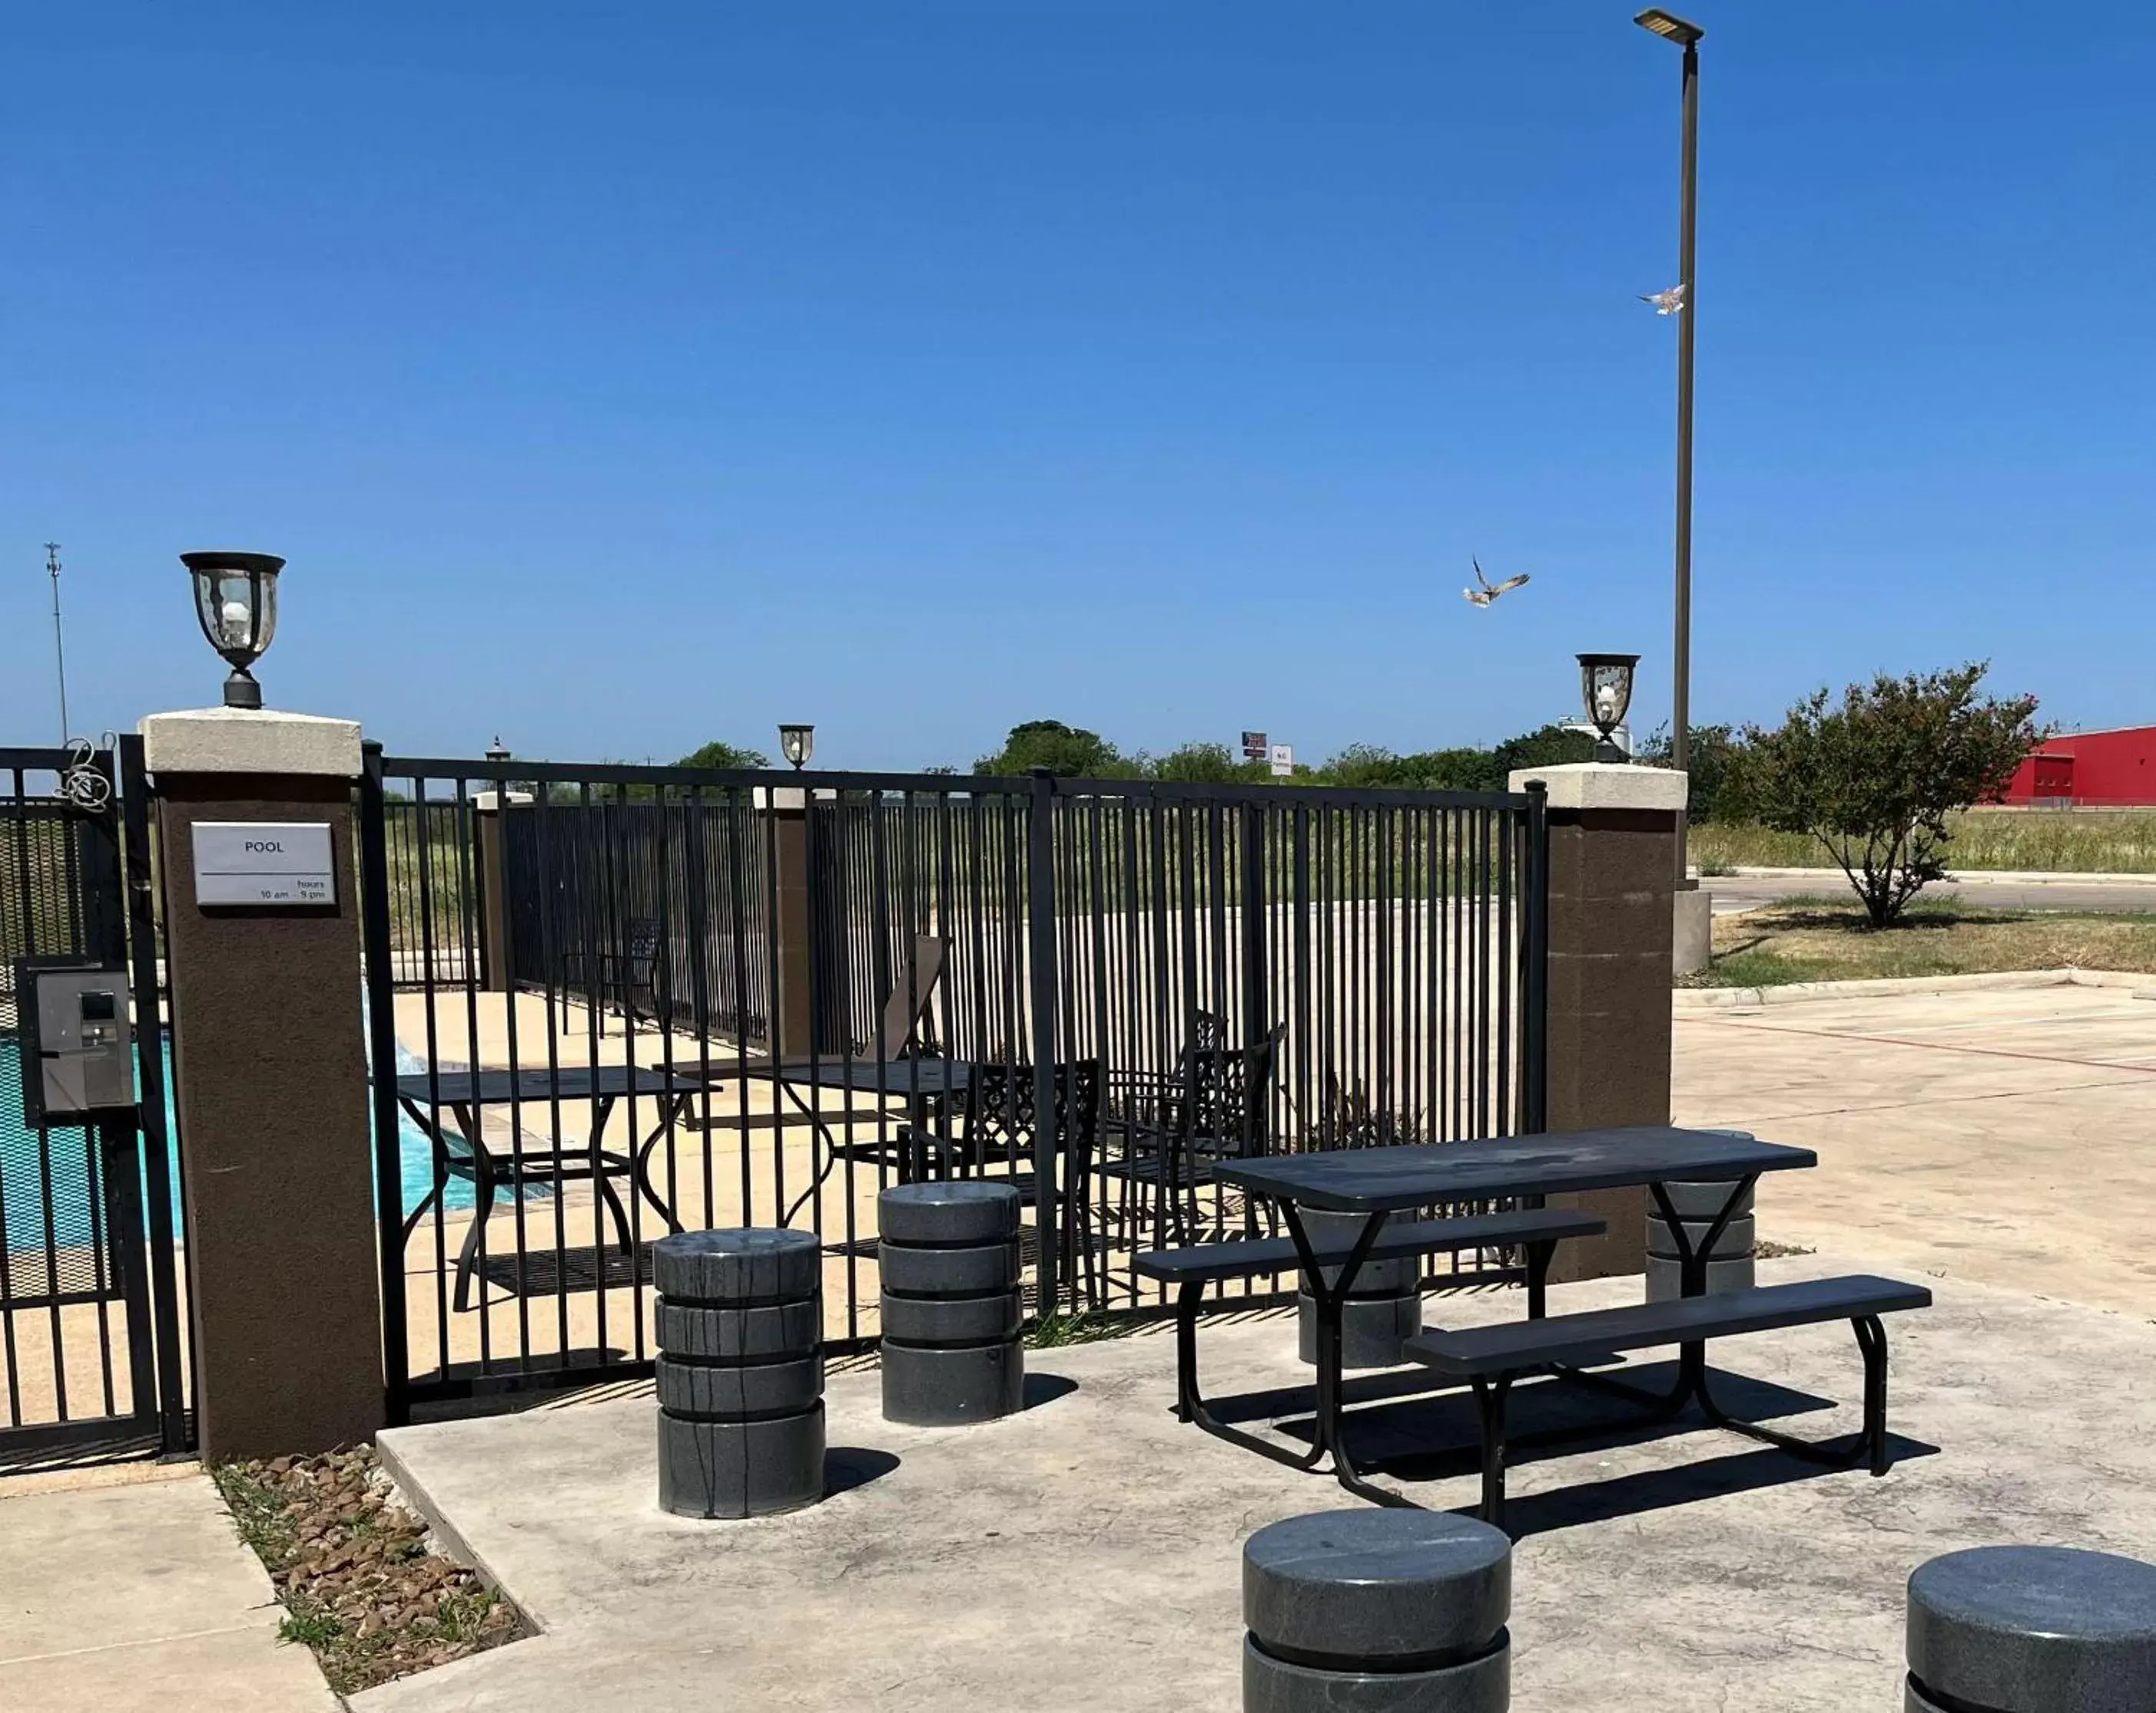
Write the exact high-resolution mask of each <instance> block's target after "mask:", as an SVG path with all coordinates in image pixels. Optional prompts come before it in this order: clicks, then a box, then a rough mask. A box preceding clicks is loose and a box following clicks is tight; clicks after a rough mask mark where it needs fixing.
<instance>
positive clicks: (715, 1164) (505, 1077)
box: [362, 755, 1545, 1403]
mask: <svg viewBox="0 0 2156 1713" xmlns="http://www.w3.org/2000/svg"><path fill="white" fill-rule="evenodd" d="M511 772H513V773H514V776H515V777H514V778H513V779H512V778H511V777H509V776H510V774H511ZM497 805H498V807H497ZM400 821H403V822H407V823H412V824H413V825H415V826H418V827H420V828H427V829H436V828H439V829H443V830H442V832H441V833H440V836H433V834H432V833H431V830H430V832H429V836H408V835H400V834H398V832H397V830H396V829H397V828H398V823H399V822H400ZM1544 844H1545V841H1544V830H1543V815H1542V809H1541V802H1540V798H1538V797H1534V796H1527V795H1520V796H1513V795H1508V794H1504V793H1480V794H1475V793H1433V792H1394V791H1349V790H1335V789H1328V788H1314V787H1294V786H1287V785H1283V786H1204V785H1182V784H1169V783H1158V782H1127V781H1113V782H1102V781H1074V780H1061V779H1050V778H1048V777H1045V776H1044V777H1027V778H1017V779H1012V778H970V777H944V776H917V775H900V776H887V775H869V774H834V773H814V774H808V775H803V776H794V775H786V774H775V773H762V772H759V773H741V772H703V771H698V770H690V769H681V768H649V767H568V766H559V765H547V764H534V763H531V762H513V763H509V764H506V767H492V766H490V765H489V764H486V763H479V762H438V761H408V760H384V759H382V757H380V756H378V755H371V756H370V762H369V772H368V775H367V780H366V782H365V787H364V792H363V801H362V858H363V872H364V873H365V874H366V875H367V890H368V897H367V907H368V921H367V935H368V969H369V995H370V1003H371V1005H372V1028H373V1037H372V1042H373V1056H374V1060H375V1065H376V1083H375V1087H376V1113H377V1135H378V1136H379V1138H381V1140H382V1147H381V1151H380V1155H379V1161H380V1164H381V1174H380V1182H381V1187H382V1225H383V1231H384V1290H385V1296H386V1298H387V1299H388V1310H389V1315H390V1323H391V1324H390V1327H389V1339H390V1346H391V1351H390V1355H391V1373H392V1377H393V1390H395V1391H397V1392H398V1393H399V1395H400V1396H401V1398H403V1400H404V1401H405V1402H406V1403H409V1402H413V1401H417V1400H419V1399H422V1398H429V1397H438V1396H454V1395H464V1394H467V1393H469V1392H473V1391H475V1390H484V1389H487V1388H489V1387H493V1386H496V1385H513V1384H518V1383H525V1382H529V1381H530V1380H531V1379H532V1378H533V1377H538V1378H541V1379H548V1378H560V1377H598V1376H603V1375H608V1374H626V1373H632V1372H639V1370H640V1368H641V1366H642V1365H643V1364H644V1363H645V1362H648V1361H649V1357H650V1355H651V1347H650V1335H649V1314H650V1308H649V1290H648V1279H647V1275H646V1268H645V1262H644V1249H645V1247H646V1246H647V1245H648V1244H649V1242H650V1241H651V1240H653V1239H655V1238H656V1237H658V1236H660V1235H663V1234H664V1233H665V1232H666V1231H667V1230H668V1229H670V1228H673V1227H675V1226H676V1225H679V1226H683V1227H688V1228H696V1227H710V1226H716V1225H728V1224H742V1223H752V1224H776V1223H786V1224H791V1225H793V1226H796V1227H798V1228H810V1229H814V1230H815V1231H816V1232H817V1233H819V1235H820V1236H821V1237H822V1238H823V1239H824V1245H825V1254H826V1257H827V1263H826V1279H825V1301H826V1308H827V1323H828V1324H827V1331H828V1332H829V1336H830V1337H831V1339H832V1341H834V1344H836V1345H838V1346H841V1347H844V1346H846V1345H848V1344H850V1343H863V1342H865V1341H869V1340H870V1339H872V1338H873V1337H874V1336H875V1331H876V1300H877V1286H876V1275H875V1249H874V1241H875V1195H876V1192H877V1191H878V1190H880V1188H881V1187H884V1186H885V1185H886V1184H888V1183H891V1182H896V1181H897V1180H898V1179H899V1178H901V1177H903V1176H905V1175H907V1174H909V1173H913V1172H938V1173H976V1172H978V1173H993V1174H1001V1175H1006V1176H1008V1177H1010V1178H1012V1179H1013V1180H1014V1181H1015V1182H1018V1183H1019V1186H1020V1187H1021V1188H1022V1189H1024V1192H1026V1194H1027V1197H1028V1198H1029V1204H1030V1206H1031V1208H1032V1209H1033V1213H1032V1221H1031V1228H1030V1233H1029V1280H1030V1282H1031V1284H1032V1287H1033V1291H1034V1304H1035V1305H1036V1310H1037V1311H1038V1312H1039V1313H1042V1314H1050V1313H1070V1312H1074V1311H1075V1312H1115V1311H1122V1310H1132V1309H1138V1308H1143V1307H1147V1306H1150V1305H1152V1304H1153V1303H1154V1301H1155V1300H1156V1297H1155V1291H1154V1288H1153V1287H1152V1286H1151V1285H1148V1284H1147V1283H1145V1282H1144V1281H1142V1280H1139V1279H1138V1278H1137V1276H1136V1275H1135V1274H1134V1273H1133V1271H1132V1267H1131V1260H1132V1257H1133V1256H1134V1255H1135V1254H1138V1253H1139V1252H1141V1251H1142V1250H1144V1249H1148V1248H1153V1247H1157V1246H1158V1245H1160V1244H1163V1243H1166V1242H1172V1241H1177V1240H1180V1239H1186V1238H1189V1237H1193V1236H1227V1235H1233V1234H1236V1233H1244V1232H1248V1231H1251V1230H1255V1229H1257V1228H1259V1227H1260V1223H1261V1218H1262V1216H1261V1213H1260V1210H1258V1209H1255V1208H1250V1207H1246V1206H1245V1205H1244V1203H1243V1202H1242V1201H1241V1199H1240V1198H1239V1197H1238V1196H1237V1195H1236V1194H1235V1193H1234V1192H1231V1191H1229V1189H1228V1188H1227V1187H1225V1186H1224V1185H1222V1184H1220V1183H1219V1182H1218V1181H1217V1180H1216V1179H1215V1178H1214V1175H1213V1173H1212V1171H1211V1167H1212V1165H1213V1164H1214V1162H1217V1161H1218V1160H1219V1158H1220V1157H1223V1156H1224V1155H1231V1154H1247V1153H1255V1152H1264V1151H1280V1150H1302V1149H1325V1148H1341V1147H1357V1146H1373V1145H1382V1144H1385V1143H1390V1142H1396V1141H1417V1140H1430V1141H1443V1140H1447V1139H1450V1138H1456V1137H1460V1136H1472V1135H1494V1134H1506V1133H1511V1132H1516V1131H1530V1130H1533V1129H1536V1128H1538V1127H1539V1126H1540V1124H1541V1122H1542V1113H1541V1101H1542V1087H1543V1074H1542V1029H1541V1018H1542V1013H1543V994H1542V980H1543V972H1542V949H1543V901H1542V899H1543V853H1544ZM384 1067H389V1074H386V1075H385V1074H384ZM503 1073H509V1074H503ZM1043 1114H1045V1115H1047V1118H1046V1121H1045V1122H1044V1121H1041V1119H1040V1117H1039V1115H1043ZM392 1139H394V1140H392ZM1477 1259H1478V1258H1474V1257H1470V1258H1468V1261H1467V1264H1468V1265H1469V1266H1470V1267H1473V1266H1474V1265H1475V1264H1476V1261H1477ZM1479 1259H1481V1261H1482V1262H1484V1263H1486V1264H1501V1262H1502V1261H1503V1259H1504V1258H1502V1257H1497V1256H1491V1257H1483V1258H1479ZM1444 1264H1445V1265H1450V1264H1451V1263H1450V1262H1447V1263H1444Z"/></svg>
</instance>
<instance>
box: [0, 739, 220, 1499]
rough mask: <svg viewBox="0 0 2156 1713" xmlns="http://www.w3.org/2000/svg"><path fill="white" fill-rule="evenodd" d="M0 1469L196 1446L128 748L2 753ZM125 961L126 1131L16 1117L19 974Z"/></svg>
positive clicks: (134, 756) (145, 802) (26, 1070)
mask: <svg viewBox="0 0 2156 1713" xmlns="http://www.w3.org/2000/svg"><path fill="white" fill-rule="evenodd" d="M0 792H4V794H0V1231H4V1233H5V1237H4V1242H0V1374H4V1380H5V1391H4V1394H0V1469H4V1468H11V1467H22V1466H24V1465H26V1464H37V1463H41V1462H46V1461H51V1460H58V1459H66V1458H71V1457H80V1456H82V1455H85V1454H87V1453H90V1452H98V1453H104V1454H110V1453H115V1452H116V1453H158V1452H162V1453H167V1454H171V1453H177V1452H181V1451H184V1450H185V1449H187V1445H188V1444H189V1442H190V1435H191V1424H190V1422H189V1419H188V1415H187V1391H188V1387H187V1373H186V1367H185V1353H184V1348H183V1346H182V1341H181V1336H180V1330H179V1329H180V1325H181V1321H182V1312H181V1291H182V1285H181V1283H180V1279H179V1272H180V1269H179V1266H178V1255H177V1245H176V1244H175V1242H174V1237H173V1233H174V1222H173V1208H174V1206H175V1203H176V1199H177V1197H176V1187H177V1165H176V1161H177V1151H176V1149H175V1148H174V1146H173V1144H172V1127H171V1125H170V1121H169V1119H168V1116H167V1109H166V1102H165V1044H164V1023H163V1009H162V993H161V991H160V989H161V983H160V982H159V980H158V968H159V966H158V957H157V898H156V889H155V881H154V879H153V868H152V864H151V854H150V818H149V792H148V787H147V784H146V780H145V777H144V774H143V768H142V753H141V740H140V739H139V738H125V739H121V740H119V741H118V742H117V743H116V744H115V746H113V747H110V748H105V749H98V748H95V747H94V746H90V745H89V744H87V743H77V744H74V745H73V746H69V748H67V749H64V750H43V749H0ZM27 958H76V959H81V960H84V961H85V962H95V963H100V964H105V965H110V966H112V967H115V968H118V967H124V968H125V969H126V972H127V974H126V981H127V984H128V987H129V989H130V992H131V998H132V1001H133V1012H134V1025H135V1039H136V1076H137V1083H138V1092H139V1097H140V1105H139V1107H138V1118H137V1120H136V1121H132V1122H131V1121H126V1120H114V1121H100V1122H98V1123H95V1124H90V1125H39V1126H32V1125H30V1124H29V1123H28V1121H27V1117H26V1114H25V1110H24V1106H23V1090H22V1088H21V1086H20V1085H19V1084H18V1081H17V1079H18V1077H21V1076H26V1075H29V1074H34V1070H33V1066H32V1065H30V1064H27V1063H25V1062H24V1061H23V1059H22V1058H21V1057H19V1056H18V1049H17V1040H18V1021H19V1011H18V1004H19V996H18V992H17V979H18V975H17V972H18V962H19V961H21V960H23V959H27Z"/></svg>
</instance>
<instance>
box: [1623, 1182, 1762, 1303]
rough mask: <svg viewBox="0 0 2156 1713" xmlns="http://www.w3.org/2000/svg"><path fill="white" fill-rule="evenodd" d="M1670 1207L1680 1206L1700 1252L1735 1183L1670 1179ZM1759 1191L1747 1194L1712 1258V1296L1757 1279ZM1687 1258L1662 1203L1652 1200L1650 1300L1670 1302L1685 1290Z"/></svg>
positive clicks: (1709, 1260) (1692, 1241)
mask: <svg viewBox="0 0 2156 1713" xmlns="http://www.w3.org/2000/svg"><path fill="white" fill-rule="evenodd" d="M1662 1187H1663V1189H1665V1190H1666V1191H1667V1192H1668V1193H1669V1198H1670V1205H1671V1207H1673V1208H1676V1214H1677V1218H1678V1219H1679V1220H1681V1222H1682V1223H1683V1225H1684V1234H1685V1240H1686V1242H1687V1243H1688V1244H1691V1248H1692V1250H1693V1252H1694V1253H1695V1254H1697V1252H1698V1249H1699V1246H1700V1245H1701V1244H1703V1243H1705V1242H1706V1241H1707V1232H1708V1231H1709V1230H1710V1229H1711V1228H1712V1227H1713V1224H1714V1222H1715V1218H1716V1217H1717V1215H1718V1214H1720V1213H1721V1212H1722V1205H1723V1204H1724V1203H1727V1201H1728V1199H1729V1192H1730V1191H1731V1190H1732V1189H1734V1188H1735V1187H1736V1186H1735V1185H1734V1184H1732V1183H1666V1184H1664V1185H1663V1186H1662ZM1752 1203H1753V1191H1751V1190H1747V1191H1745V1192H1744V1196H1743V1200H1741V1201H1739V1202H1738V1204H1737V1209H1736V1212H1735V1213H1732V1214H1731V1215H1730V1218H1729V1223H1727V1225H1725V1226H1723V1227H1722V1236H1721V1238H1720V1239H1719V1240H1718V1241H1717V1243H1716V1244H1715V1245H1714V1252H1713V1254H1712V1255H1710V1256H1709V1257H1708V1258H1707V1295H1709V1296H1715V1295H1719V1294H1720V1293H1722V1292H1723V1291H1725V1290H1746V1289H1748V1287H1750V1286H1751V1285H1753V1283H1754V1282H1755V1281H1754V1279H1753V1259H1752V1244H1753V1223H1752V1222H1753V1216H1752ZM1683 1282H1684V1261H1683V1259H1682V1257H1681V1256H1680V1255H1679V1254H1677V1243H1676V1236H1675V1234H1674V1233H1672V1232H1671V1229H1670V1223H1669V1221H1668V1220H1666V1219H1665V1218H1662V1213H1661V1207H1660V1206H1659V1205H1658V1204H1657V1203H1655V1202H1654V1201H1653V1200H1652V1199H1651V1198H1650V1200H1649V1202H1648V1203H1647V1300H1648V1301H1649V1302H1650V1303H1659V1302H1665V1301H1668V1300H1671V1299H1673V1298H1675V1297H1676V1296H1677V1295H1679V1294H1680V1293H1681V1290H1682V1289H1683Z"/></svg>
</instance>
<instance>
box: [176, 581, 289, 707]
mask: <svg viewBox="0 0 2156 1713" xmlns="http://www.w3.org/2000/svg"><path fill="white" fill-rule="evenodd" d="M180 563H181V564H182V565H184V566H186V567H187V570H188V572H190V573H191V574H192V575H193V577H194V580H195V617H196V618H198V619H199V620H200V621H201V622H202V630H203V635H204V636H205V637H207V638H208V639H209V645H210V647H212V648H213V649H216V650H217V651H218V654H222V655H223V656H224V658H225V659H226V660H227V661H228V663H230V664H231V667H232V676H231V677H229V678H228V679H227V680H225V681H224V705H225V706H226V707H228V708H259V707H260V706H261V705H262V686H261V685H259V684H257V683H256V682H255V681H254V674H253V673H252V672H250V671H249V667H251V666H252V665H254V663H255V662H256V661H257V660H259V659H261V658H262V655H263V654H264V651H265V650H266V649H268V648H269V642H270V639H271V638H273V637H275V635H276V634H277V573H278V572H280V571H282V570H283V569H284V568H285V562H284V561H283V560H281V559H280V558H279V557H278V556H276V555H275V553H232V552H224V551H214V552H203V553H182V554H181V555H180Z"/></svg>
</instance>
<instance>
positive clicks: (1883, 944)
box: [1679, 898, 2156, 987]
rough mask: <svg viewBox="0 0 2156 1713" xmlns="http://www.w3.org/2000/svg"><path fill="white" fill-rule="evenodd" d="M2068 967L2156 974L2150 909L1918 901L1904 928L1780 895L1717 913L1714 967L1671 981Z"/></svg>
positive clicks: (1847, 905) (1846, 907) (1739, 982)
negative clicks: (2087, 911)
mask: <svg viewBox="0 0 2156 1713" xmlns="http://www.w3.org/2000/svg"><path fill="white" fill-rule="evenodd" d="M2066 967H2073V968H2076V969H2092V970H2129V971H2148V972H2156V915H2070V914H2067V913H2065V912H2062V911H2061V912H2053V911H2035V910H1979V909H1975V908H1973V907H1970V906H1968V905H1955V904H1948V903H1936V904H1933V903H1926V902H1924V901H1922V900H1918V901H1917V903H1916V904H1915V905H1912V906H1911V908H1910V911H1909V915H1908V920H1907V922H1906V923H1905V924H1904V925H1903V926H1900V927H1894V928H1873V927H1871V926H1869V925H1868V924H1867V923H1866V921H1865V919H1864V910H1863V907H1862V906H1861V905H1859V904H1858V903H1857V902H1856V900H1855V899H1854V898H1785V899H1784V900H1781V901H1780V902H1779V903H1776V904H1771V905H1764V906H1763V907H1762V908H1760V909H1758V910H1748V911H1747V912H1746V913H1745V914H1743V915H1735V916H1719V917H1717V918H1716V919H1715V924H1714V962H1713V964H1712V967H1710V968H1708V969H1707V970H1706V971H1704V972H1702V973H1701V974H1699V975H1697V976H1688V977H1686V978H1685V979H1684V980H1683V981H1682V982H1681V983H1680V984H1679V985H1681V986H1683V987H1778V986H1780V985H1782V984H1783V983H1785V982H1845V981H1863V980H1868V979H1872V978H1875V977H1895V976H1963V975H1976V974H1979V973H1982V972H1989V971H1994V970H2055V969H2063V968H2066Z"/></svg>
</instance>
